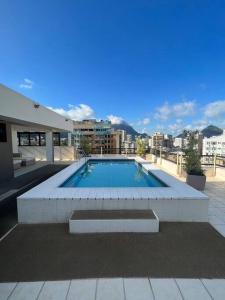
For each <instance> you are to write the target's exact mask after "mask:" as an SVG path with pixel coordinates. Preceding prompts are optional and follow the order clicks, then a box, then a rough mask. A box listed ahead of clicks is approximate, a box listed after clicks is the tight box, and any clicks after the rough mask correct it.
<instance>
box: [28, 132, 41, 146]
mask: <svg viewBox="0 0 225 300" xmlns="http://www.w3.org/2000/svg"><path fill="white" fill-rule="evenodd" d="M39 140H40V135H39V132H32V133H30V146H39Z"/></svg>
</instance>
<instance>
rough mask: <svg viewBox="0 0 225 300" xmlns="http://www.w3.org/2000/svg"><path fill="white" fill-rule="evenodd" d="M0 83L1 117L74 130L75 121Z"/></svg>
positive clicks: (58, 128)
mask: <svg viewBox="0 0 225 300" xmlns="http://www.w3.org/2000/svg"><path fill="white" fill-rule="evenodd" d="M34 103H36V101H33V100H31V99H29V98H27V97H25V96H23V95H21V94H19V93H17V92H15V91H13V90H11V89H9V88H7V87H5V86H4V85H2V84H0V108H1V109H0V117H1V116H3V117H6V118H10V119H12V121H13V120H15V121H16V120H19V121H24V122H29V123H33V124H37V125H42V126H46V127H48V128H49V129H50V128H53V129H57V130H66V131H71V132H72V131H73V121H72V120H68V121H66V119H65V117H63V116H61V115H59V114H57V113H55V112H53V111H51V110H50V109H47V108H46V107H44V106H42V105H40V106H39V108H35V107H34Z"/></svg>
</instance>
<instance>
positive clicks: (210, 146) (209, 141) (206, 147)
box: [202, 129, 225, 156]
mask: <svg viewBox="0 0 225 300" xmlns="http://www.w3.org/2000/svg"><path fill="white" fill-rule="evenodd" d="M202 154H203V155H214V154H217V155H220V156H225V129H224V130H223V133H222V134H221V135H218V136H212V137H210V138H204V139H203V150H202Z"/></svg>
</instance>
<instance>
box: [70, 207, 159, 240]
mask: <svg viewBox="0 0 225 300" xmlns="http://www.w3.org/2000/svg"><path fill="white" fill-rule="evenodd" d="M69 232H70V233H77V234H79V233H107V232H146V233H150V232H159V218H158V216H157V215H156V213H155V212H154V211H153V210H151V209H148V210H77V211H73V213H72V215H71V217H70V219H69Z"/></svg>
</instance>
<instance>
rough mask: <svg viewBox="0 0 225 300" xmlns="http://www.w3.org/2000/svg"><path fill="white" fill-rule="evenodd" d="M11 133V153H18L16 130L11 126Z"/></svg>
mask: <svg viewBox="0 0 225 300" xmlns="http://www.w3.org/2000/svg"><path fill="white" fill-rule="evenodd" d="M11 131H12V151H13V153H18V152H19V150H18V144H17V130H16V129H15V128H14V127H13V126H11Z"/></svg>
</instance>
